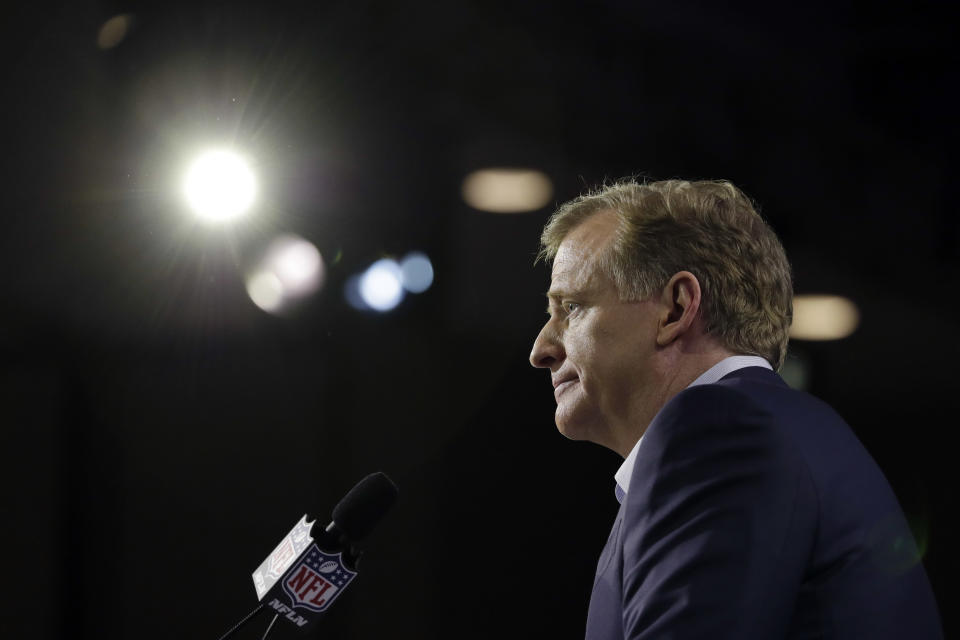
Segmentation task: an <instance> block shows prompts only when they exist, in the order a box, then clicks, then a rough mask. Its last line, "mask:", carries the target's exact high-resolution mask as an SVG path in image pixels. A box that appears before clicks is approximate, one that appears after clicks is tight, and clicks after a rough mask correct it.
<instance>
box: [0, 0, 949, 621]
mask: <svg viewBox="0 0 960 640" xmlns="http://www.w3.org/2000/svg"><path fill="white" fill-rule="evenodd" d="M947 7H948V4H947V3H943V4H938V3H924V2H910V3H907V2H902V3H894V4H883V3H880V4H878V3H875V2H859V3H847V2H838V3H837V2H835V3H829V4H821V3H794V4H785V3H770V2H763V3H761V2H756V3H735V4H723V5H721V4H720V3H713V2H691V1H672V2H597V3H589V4H587V3H584V4H574V3H556V2H532V3H516V4H515V3H508V2H472V3H471V2H460V1H457V2H443V3H436V4H426V3H419V2H411V3H402V2H392V3H384V2H372V1H367V2H362V1H360V2H326V1H319V2H310V3H302V4H297V3H285V2H279V3H278V2H274V3H245V4H241V3H234V2H205V1H204V2H181V1H173V2H162V3H161V2H157V3H149V2H127V3H124V2H100V3H97V2H89V1H81V2H77V3H69V4H67V3H65V4H62V5H56V4H49V3H44V2H34V3H23V4H20V5H17V6H16V7H14V8H11V7H7V9H6V13H5V16H4V18H3V36H4V37H3V39H2V55H3V59H2V60H3V70H4V75H3V84H2V87H3V92H4V98H3V110H4V113H3V124H4V127H3V131H4V135H3V142H4V144H3V148H2V151H3V153H2V154H0V156H2V158H3V159H2V165H0V169H2V174H0V175H2V176H3V178H4V180H3V185H4V189H3V195H4V198H3V200H2V216H3V217H2V223H3V226H2V228H0V229H2V231H0V259H2V262H0V267H2V269H0V276H2V290H0V311H2V313H0V380H2V385H0V388H2V402H3V411H2V413H0V421H2V434H3V436H4V439H5V442H4V446H3V453H4V458H3V469H4V478H3V485H4V487H5V490H6V491H5V493H7V495H6V496H5V497H4V500H3V512H4V518H3V520H4V524H3V543H4V544H3V550H4V552H5V556H6V560H5V562H4V565H5V567H6V571H5V573H4V578H3V582H4V586H5V589H4V593H5V594H6V597H5V598H4V601H5V609H6V611H5V612H4V613H3V615H2V620H0V630H2V635H3V636H4V637H30V638H57V637H63V638H94V637H96V638H126V637H140V638H167V637H197V638H215V637H218V636H219V635H220V634H221V633H223V632H224V631H225V630H226V629H227V628H228V627H229V626H230V625H231V624H232V623H233V622H234V621H235V620H236V619H238V618H239V617H240V616H241V615H242V614H243V613H245V612H246V611H248V610H249V609H250V608H251V607H252V606H253V604H254V603H255V594H254V590H253V587H252V584H251V581H250V573H251V571H253V569H254V568H255V567H256V566H257V565H258V564H259V563H260V562H261V561H262V559H263V558H264V557H265V556H266V555H267V554H268V553H269V552H270V551H271V550H272V549H273V547H274V545H276V543H277V542H278V541H279V540H280V538H281V536H282V535H283V534H284V533H285V532H286V531H287V530H288V529H289V528H290V527H292V526H293V525H294V523H295V522H296V521H297V519H298V518H299V517H300V516H301V515H302V514H303V513H304V512H310V513H311V514H316V515H319V516H320V518H322V519H323V520H324V521H326V520H327V518H328V516H329V512H330V509H331V508H332V507H333V505H334V504H335V503H336V502H337V500H338V499H339V498H340V497H341V496H342V495H343V494H344V493H345V492H346V491H347V490H348V489H349V488H350V487H351V486H352V485H353V484H354V483H355V482H356V481H357V480H359V479H360V478H361V477H363V476H365V475H366V474H367V473H370V472H371V471H374V470H383V471H385V472H387V473H388V474H389V475H391V477H393V479H394V480H395V481H396V482H397V484H398V485H399V486H400V489H401V500H400V502H399V504H398V506H397V507H396V509H395V510H394V511H393V512H392V513H391V514H390V515H389V516H388V517H387V518H386V520H385V521H384V522H383V523H382V525H381V526H380V527H379V528H378V529H377V530H376V531H375V532H374V534H373V535H372V537H371V539H370V540H369V551H368V554H367V557H366V558H365V559H364V565H363V567H362V568H363V572H362V573H361V576H360V577H359V578H358V581H357V582H356V583H355V586H353V587H352V588H351V590H350V591H348V592H347V593H346V595H344V596H343V598H342V599H341V601H340V602H339V603H338V605H337V607H336V608H335V609H334V610H332V612H331V613H330V615H329V616H328V618H327V619H326V620H325V621H324V623H323V624H322V626H321V627H319V628H317V629H316V637H331V638H332V637H342V638H375V637H385V636H390V637H399V638H447V637H466V638H472V637H477V638H480V637H483V638H488V637H499V636H502V637H552V638H578V637H581V636H582V633H583V628H584V621H585V615H586V605H587V600H588V596H589V589H590V584H591V581H592V576H593V571H594V568H595V562H596V558H597V556H598V555H599V551H600V549H601V547H602V545H603V542H604V540H605V539H606V535H607V532H608V527H609V524H610V523H611V521H612V519H613V516H614V514H615V511H616V506H617V505H616V502H615V500H614V497H613V483H612V474H613V473H614V471H615V470H616V468H617V466H618V465H619V462H620V460H619V458H618V457H617V456H615V455H614V454H612V453H610V452H607V451H605V450H603V449H601V448H599V447H596V446H594V445H589V444H584V443H572V442H568V441H566V440H564V439H563V438H562V437H561V436H560V435H559V434H558V433H557V432H556V429H555V428H554V426H553V424H552V412H553V398H552V394H551V389H550V387H549V384H548V380H547V376H546V375H545V374H544V373H543V372H541V371H535V370H533V369H532V368H531V367H529V365H528V364H527V362H526V358H527V355H528V352H529V348H530V346H531V343H532V340H533V338H534V336H535V335H536V333H537V331H538V330H539V327H540V324H541V322H542V321H543V319H544V316H543V306H544V299H543V292H544V291H545V290H546V288H547V286H548V280H549V274H548V271H547V269H545V268H544V267H543V266H542V265H541V266H537V267H534V266H533V256H534V254H535V252H536V249H537V238H538V233H539V229H540V228H541V227H542V225H543V223H544V222H545V220H546V217H547V215H548V214H549V213H550V210H551V208H552V206H553V204H554V203H559V202H562V201H564V200H566V199H569V198H571V197H573V196H575V195H577V194H578V193H580V192H581V191H583V190H584V189H586V188H587V187H590V186H594V185H596V184H598V183H600V182H602V181H603V180H604V179H606V178H611V179H615V178H619V177H623V176H627V175H634V174H641V175H647V176H651V177H654V178H667V177H685V178H720V177H722V178H727V179H730V180H733V181H734V182H735V183H737V184H738V185H739V186H741V187H742V188H743V189H745V190H746V191H747V192H748V193H749V194H750V195H751V196H753V197H754V198H755V199H757V200H758V201H759V202H760V203H761V205H762V208H763V213H764V215H765V216H766V217H767V218H768V220H769V221H770V222H771V224H772V225H773V227H774V228H775V230H776V231H777V232H778V233H779V234H780V236H781V237H782V239H783V241H784V244H785V246H786V249H787V253H788V255H789V256H790V258H791V261H792V263H793V266H794V269H795V284H796V291H797V293H818V292H823V293H833V294H839V295H844V296H847V297H849V298H851V299H852V300H853V301H854V302H855V303H856V304H857V305H858V306H859V308H860V310H861V312H862V324H861V326H860V328H859V329H858V331H857V332H856V333H855V334H853V335H852V336H851V337H849V338H847V339H844V340H840V341H835V342H828V343H805V342H795V343H793V344H792V345H791V356H790V357H791V358H793V359H796V360H797V361H798V362H803V363H805V364H806V365H807V366H809V376H810V378H809V387H808V390H809V391H810V392H812V393H814V394H815V395H817V396H819V397H821V398H823V399H825V400H826V401H828V402H829V403H831V404H832V405H833V406H834V407H835V408H836V409H837V410H838V411H839V412H840V413H841V414H842V415H843V416H844V417H845V418H846V419H847V420H848V421H849V422H850V423H851V425H852V426H853V428H854V430H855V431H856V433H857V435H858V436H859V437H860V439H861V440H862V441H863V442H864V444H865V445H866V447H867V448H868V449H869V451H870V452H871V453H872V454H873V456H874V457H875V458H876V459H877V461H878V462H879V464H880V465H881V467H882V468H883V470H884V471H885V473H886V474H887V477H888V478H889V480H890V483H891V484H892V486H893V488H894V490H895V491H896V493H897V495H898V496H899V497H900V500H901V502H902V504H903V507H904V510H905V512H906V513H907V515H908V517H909V519H910V521H911V524H912V526H913V528H914V531H915V533H916V534H917V537H918V539H919V540H920V542H921V546H922V547H923V549H924V550H925V555H924V558H923V561H924V564H925V565H926V568H927V571H928V573H929V575H930V578H931V581H932V583H933V586H934V590H935V592H936V594H937V597H938V601H939V603H940V606H941V610H942V615H943V619H944V625H945V627H946V629H947V635H948V636H949V635H950V632H951V631H952V630H955V629H956V628H957V618H956V615H955V614H954V612H953V611H952V610H951V608H950V607H949V604H950V603H951V602H952V599H951V596H952V595H953V584H954V575H955V571H956V568H957V551H956V544H955V538H956V535H957V527H956V521H955V518H954V517H953V501H952V491H951V489H950V487H952V486H955V482H954V481H953V480H952V478H953V475H954V474H953V473H952V470H953V468H954V465H955V461H954V456H953V452H952V451H951V448H950V447H949V445H948V443H950V442H952V438H953V435H954V434H953V432H954V431H955V430H956V428H957V418H956V416H957V415H958V409H960V399H958V398H960V393H958V391H960V389H958V385H957V383H956V382H955V367H956V362H957V359H958V355H960V346H958V342H957V340H956V336H957V331H958V328H960V327H958V324H960V321H958V316H957V311H958V303H957V292H958V284H960V279H958V262H960V252H958V241H960V231H958V223H957V209H956V201H957V197H956V194H955V178H954V176H955V172H956V168H957V148H958V147H957V143H958V140H957V128H956V126H955V120H956V113H957V102H956V100H955V98H954V95H953V93H954V88H955V85H956V81H957V76H956V73H955V69H956V65H957V49H956V46H955V44H954V42H955V21H954V19H953V15H952V12H951V11H950V10H948V9H947ZM118 13H130V14H132V15H133V16H134V17H135V26H134V29H133V30H132V31H131V32H130V34H129V35H128V36H127V38H126V39H125V40H124V41H123V42H122V43H121V44H120V45H119V46H117V47H116V48H114V49H110V50H106V51H103V50H100V49H98V48H97V46H96V35H97V31H98V29H99V28H100V25H101V24H102V23H103V22H104V21H105V20H106V19H108V18H110V17H111V16H113V15H115V14H118ZM224 141H226V142H232V143H234V144H236V145H237V146H238V147H240V148H243V149H245V150H247V151H248V152H249V153H250V155H251V156H252V157H254V158H256V161H257V167H256V171H257V173H258V175H259V176H260V181H261V185H262V191H263V193H262V195H261V198H260V200H259V205H258V208H257V211H256V212H255V215H251V216H250V218H249V220H248V221H246V222H243V223H239V224H237V225H234V226H232V227H227V228H222V227H221V228H216V229H212V228H209V227H204V226H201V225H198V224H196V223H194V222H192V221H191V219H190V218H189V216H188V215H187V214H186V212H185V211H184V207H183V204H182V203H181V201H180V199H179V195H178V194H177V193H176V189H175V187H174V185H175V182H176V176H177V175H178V172H180V171H182V167H183V163H184V162H185V161H186V159H187V158H188V157H189V155H190V154H191V153H192V152H194V151H195V150H196V148H197V146H198V145H202V144H204V143H211V142H224ZM491 165H495V166H503V165H506V166H532V167H537V168H540V169H542V170H544V171H546V172H547V173H548V174H549V175H550V177H551V178H552V179H553V181H554V184H555V187H556V191H555V194H554V203H551V205H550V206H549V207H547V208H544V209H543V210H541V211H537V212H535V213H532V214H525V215H513V216H505V215H493V214H487V213H482V212H479V211H476V210H473V209H471V208H469V207H468V206H467V205H465V204H464V203H463V202H462V200H461V199H460V184H461V181H462V179H463V177H464V175H465V174H466V173H467V172H469V171H470V170H473V169H476V168H480V167H485V166H491ZM281 232H293V233H297V234H300V235H302V236H304V237H306V238H308V239H309V240H311V241H312V242H314V243H315V244H316V245H317V246H318V247H319V249H320V251H321V252H322V254H323V255H324V256H325V258H326V260H327V264H328V268H329V271H328V278H327V283H326V286H325V288H324V289H323V290H322V291H321V292H320V293H319V294H318V295H316V296H315V297H313V298H312V299H311V300H310V301H309V302H308V303H307V304H305V305H303V306H301V307H300V308H299V309H298V310H297V313H295V314H293V315H291V316H289V317H274V316H270V315H267V314H266V313H264V312H262V311H261V310H260V309H258V308H256V307H255V306H254V305H253V304H252V303H251V302H250V301H249V299H248V298H247V296H246V293H245V290H244V286H243V281H242V275H241V267H242V266H243V264H244V261H245V260H247V259H249V258H248V257H249V256H250V255H253V254H254V253H255V252H256V251H257V250H258V247H260V246H262V244H263V243H264V242H266V241H268V240H269V239H270V238H271V237H272V235H273V234H276V233H281ZM414 249H417V250H422V251H425V252H426V253H427V254H428V255H429V256H430V257H431V259H432V260H433V263H434V267H435V271H436V280H435V283H434V286H433V287H432V288H431V289H430V290H429V291H427V292H426V293H423V294H420V295H418V296H411V297H408V298H407V299H406V300H405V301H404V302H403V303H402V304H401V306H400V307H399V308H398V309H397V310H395V311H394V312H392V313H387V314H382V315H381V314H371V313H361V312H358V311H355V310H354V309H352V308H350V307H349V306H348V305H347V304H346V303H345V302H344V299H343V295H342V290H343V283H344V281H345V280H346V278H347V277H349V276H350V275H352V274H354V273H356V272H358V271H360V270H362V269H363V268H365V267H366V266H367V265H368V264H369V263H370V262H372V261H373V260H375V259H377V258H379V257H381V256H383V255H394V256H402V255H403V254H405V253H406V252H407V251H410V250H414ZM338 255H339V259H338V260H335V259H334V257H335V256H338ZM265 624H266V620H264V621H263V622H262V623H257V624H256V627H255V629H251V630H249V632H248V633H247V634H246V635H245V636H241V637H250V638H253V637H259V632H260V630H261V629H262V628H263V626H265ZM289 631H290V630H288V629H286V628H282V629H279V630H278V631H277V633H276V637H289V636H292V635H293V634H292V633H289Z"/></svg>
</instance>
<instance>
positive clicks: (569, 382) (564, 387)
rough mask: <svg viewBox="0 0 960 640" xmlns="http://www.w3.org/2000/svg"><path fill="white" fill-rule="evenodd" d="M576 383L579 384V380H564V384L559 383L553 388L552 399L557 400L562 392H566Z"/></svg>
mask: <svg viewBox="0 0 960 640" xmlns="http://www.w3.org/2000/svg"><path fill="white" fill-rule="evenodd" d="M576 382H580V380H579V378H571V379H570V380H566V381H565V382H561V383H560V384H558V385H557V386H556V387H554V389H553V397H554V398H559V397H560V396H561V395H563V392H564V391H566V390H567V389H569V388H570V387H571V386H573V384H574V383H576Z"/></svg>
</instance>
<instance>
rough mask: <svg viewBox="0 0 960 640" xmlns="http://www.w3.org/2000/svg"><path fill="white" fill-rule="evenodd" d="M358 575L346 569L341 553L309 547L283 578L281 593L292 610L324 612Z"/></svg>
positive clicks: (315, 546)
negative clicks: (299, 608) (285, 595)
mask: <svg viewBox="0 0 960 640" xmlns="http://www.w3.org/2000/svg"><path fill="white" fill-rule="evenodd" d="M356 575H357V572H356V571H351V570H350V569H347V568H346V567H345V566H344V564H343V558H342V557H341V554H340V552H337V553H335V554H330V553H326V552H324V551H321V550H320V548H319V547H317V545H315V544H312V545H310V548H309V549H307V552H306V553H305V554H303V556H302V557H301V558H300V560H299V561H298V562H297V563H296V564H294V565H293V566H292V567H291V568H290V570H289V571H288V572H287V574H286V575H285V576H284V577H283V590H284V591H285V592H286V593H287V595H288V596H290V600H291V602H292V604H293V606H294V607H304V608H307V609H309V610H310V611H316V612H320V611H324V610H326V608H327V607H329V606H330V605H331V604H332V603H333V601H334V600H336V598H337V596H339V595H340V593H341V592H342V591H343V590H344V589H346V588H347V585H348V584H350V581H351V580H353V579H354V577H356Z"/></svg>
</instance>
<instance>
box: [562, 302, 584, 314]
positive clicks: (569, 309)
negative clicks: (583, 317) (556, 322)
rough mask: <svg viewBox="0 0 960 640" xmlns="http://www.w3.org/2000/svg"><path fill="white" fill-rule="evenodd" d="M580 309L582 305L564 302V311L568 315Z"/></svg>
mask: <svg viewBox="0 0 960 640" xmlns="http://www.w3.org/2000/svg"><path fill="white" fill-rule="evenodd" d="M579 308H580V305H579V304H577V303H576V302H564V303H563V309H564V311H566V312H567V313H568V314H571V313H573V312H574V311H576V310H577V309H579Z"/></svg>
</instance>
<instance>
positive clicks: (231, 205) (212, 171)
mask: <svg viewBox="0 0 960 640" xmlns="http://www.w3.org/2000/svg"><path fill="white" fill-rule="evenodd" d="M183 192H184V195H185V196H186V198H187V202H188V203H189V204H190V207H191V208H192V209H193V211H194V213H196V214H197V216H198V217H199V218H201V219H202V220H204V221H207V222H222V221H226V220H231V219H234V218H237V217H239V216H241V215H243V214H244V213H246V212H247V210H248V209H249V208H250V206H251V205H252V204H253V199H254V197H255V196H256V192H257V181H256V179H255V178H254V176H253V171H251V170H250V167H249V166H247V163H246V162H244V160H243V158H241V157H240V156H239V155H237V154H236V153H233V152H231V151H208V152H206V153H204V154H203V155H201V156H200V157H198V158H197V159H196V160H194V161H193V164H191V165H190V168H189V169H188V170H187V175H186V178H185V179H184V182H183Z"/></svg>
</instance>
